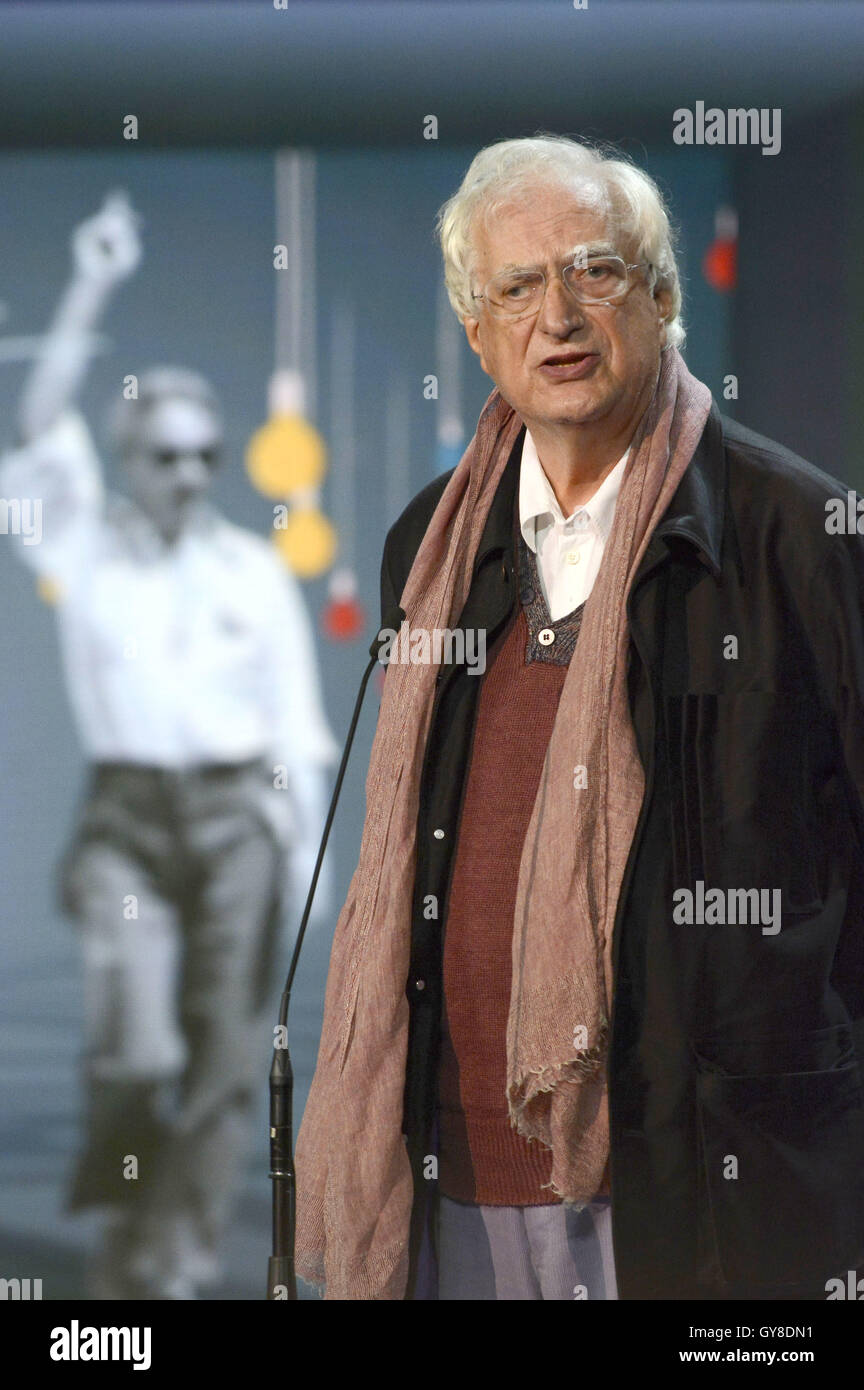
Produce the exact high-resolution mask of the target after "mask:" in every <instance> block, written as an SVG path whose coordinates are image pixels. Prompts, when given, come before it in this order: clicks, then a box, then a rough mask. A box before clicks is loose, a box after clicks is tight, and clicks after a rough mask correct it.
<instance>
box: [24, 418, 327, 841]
mask: <svg viewBox="0 0 864 1390" xmlns="http://www.w3.org/2000/svg"><path fill="white" fill-rule="evenodd" d="M0 494H2V495H3V496H4V497H7V498H8V497H17V498H35V499H40V500H41V506H42V523H41V530H42V535H41V539H40V540H39V541H38V543H31V544H28V543H26V542H24V541H23V540H20V541H19V546H18V553H19V555H20V557H21V558H22V559H23V560H24V561H25V563H27V564H28V565H29V566H31V567H32V568H33V569H34V570H36V571H37V572H38V573H39V574H40V575H42V576H44V577H45V578H46V579H48V580H50V581H51V583H52V585H53V587H54V589H55V593H56V602H55V609H56V617H57V624H58V631H59V636H60V642H61V647H62V655H63V662H64V669H65V675H66V681H67V685H68V691H69V697H70V700H71V704H72V708H73V711H74V714H75V718H76V721H77V725H78V730H79V733H80V738H81V742H82V745H83V747H84V749H85V751H86V752H87V754H88V755H89V756H90V757H91V758H94V759H100V760H121V761H128V762H135V763H145V764H149V765H156V766H158V767H162V768H168V769H176V770H183V769H185V768H188V767H190V766H194V765H195V764H198V763H214V762H216V763H225V762H240V761H243V760H245V759H249V758H255V757H259V756H263V757H265V758H267V759H269V760H270V761H271V762H272V764H273V765H274V767H275V766H276V765H285V767H286V768H287V771H288V774H289V777H291V778H294V779H295V780H296V782H297V788H296V790H297V792H298V794H299V795H298V799H299V800H300V801H301V802H302V801H303V800H304V799H306V798H304V794H303V792H302V791H301V786H300V784H301V783H303V782H305V784H306V787H307V792H308V794H309V797H311V800H312V801H313V802H314V803H315V804H316V807H317V810H316V814H315V817H314V818H315V819H316V820H317V819H319V815H320V804H321V788H320V786H318V787H317V790H316V792H315V794H314V795H312V787H313V785H314V784H317V783H318V782H319V779H320V773H321V771H322V770H323V768H325V767H326V766H327V765H329V764H332V763H333V762H335V760H336V758H337V756H338V747H337V745H336V743H335V741H334V739H333V736H332V734H331V732H330V729H329V727H328V724H327V720H326V716H325V713H324V709H323V704H322V699H321V692H320V686H319V678H318V669H317V660H316V653H315V646H314V639H313V633H312V627H311V623H310V620H309V616H308V613H307V610H306V606H305V604H304V602H303V598H302V595H301V593H300V589H299V585H298V583H297V581H296V580H295V579H294V577H293V576H292V575H291V574H289V573H288V572H287V571H286V569H285V568H284V566H283V565H282V563H281V561H280V560H279V558H278V556H277V555H276V553H275V551H274V550H273V549H272V548H271V546H270V545H269V544H268V543H267V542H266V541H265V540H264V539H263V538H261V537H258V536H256V535H254V534H253V533H252V532H251V531H247V530H244V529H242V528H241V527H239V526H235V525H233V524H232V523H231V522H229V521H227V520H226V519H225V518H224V517H223V516H222V515H221V514H220V513H219V512H218V511H216V509H215V508H214V507H212V506H211V505H210V504H209V503H205V504H203V505H202V507H201V509H200V513H199V514H198V515H197V516H196V519H195V522H194V523H193V524H191V525H190V527H189V529H187V530H186V531H185V532H184V533H183V534H182V535H181V537H180V538H179V540H178V541H177V543H176V544H174V545H173V546H172V545H166V544H165V543H164V542H163V541H162V539H161V538H160V536H159V535H158V533H157V532H156V530H155V528H154V527H153V526H152V524H151V523H150V521H149V520H148V518H147V517H146V515H145V514H144V513H143V512H142V511H141V510H140V509H139V508H138V507H136V506H135V505H134V503H132V502H131V501H130V500H128V499H126V498H124V497H122V496H120V495H119V494H114V493H111V492H108V491H106V489H105V488H104V485H103V479H102V470H101V468H100V463H99V459H98V456H97V453H96V450H95V447H94V444H93V440H92V437H91V435H90V432H89V430H88V428H87V425H86V422H85V421H84V419H83V417H82V416H81V415H80V414H79V413H78V412H76V411H73V410H67V411H66V412H65V413H64V414H63V415H61V416H60V417H59V418H58V419H57V421H56V422H55V424H54V425H53V426H52V427H51V428H50V429H49V430H46V431H44V432H43V433H42V434H41V435H39V436H38V437H37V438H36V439H35V440H33V441H32V442H30V443H29V444H27V445H25V446H23V447H21V448H18V449H14V450H12V451H10V452H8V453H7V454H6V455H5V456H4V458H3V459H2V461H0ZM310 778H311V781H310ZM310 809H311V807H310ZM310 829H311V826H310Z"/></svg>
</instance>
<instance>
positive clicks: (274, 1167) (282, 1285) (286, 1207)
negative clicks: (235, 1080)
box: [267, 604, 405, 1302]
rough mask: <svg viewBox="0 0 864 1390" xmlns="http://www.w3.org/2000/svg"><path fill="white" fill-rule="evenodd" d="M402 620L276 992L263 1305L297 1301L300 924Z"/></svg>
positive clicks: (393, 619)
mask: <svg viewBox="0 0 864 1390" xmlns="http://www.w3.org/2000/svg"><path fill="white" fill-rule="evenodd" d="M404 621H405V611H404V609H402V608H400V607H399V605H398V604H394V605H393V607H392V608H390V609H389V610H388V611H387V613H386V614H385V617H384V622H383V623H382V624H381V627H380V628H379V629H378V632H377V634H376V636H375V638H374V639H373V641H372V643H371V645H370V647H369V657H370V660H369V664H368V666H367V667H366V670H365V671H364V672H363V679H362V681H361V682H360V689H359V690H358V692H357V699H356V700H355V702H354V713H353V715H352V716H351V724H350V726H349V729H348V737H347V738H346V740H345V747H344V749H343V750H342V761H341V762H340V764H339V771H338V773H337V775H336V785H335V786H334V788H333V795H332V797H331V798H330V809H329V810H328V812H327V820H326V821H325V823H324V833H323V835H322V836H321V844H320V845H319V847H318V857H317V859H316V860H315V869H314V871H313V874H312V882H311V883H310V885H309V893H308V895H307V897H306V906H305V907H304V909H303V916H302V918H301V920H300V929H299V931H298V933H297V941H296V942H295V945H294V952H293V954H292V956H291V966H290V969H289V971H288V978H287V980H286V981H285V989H284V990H283V993H282V1002H281V1004H280V1006H279V1026H278V1028H277V1031H276V1037H275V1039H274V1042H273V1064H272V1066H271V1068H270V1178H271V1181H272V1183H273V1189H272V1191H273V1253H272V1254H271V1256H270V1260H269V1262H268V1266H267V1298H268V1300H272V1301H278V1302H284V1301H286V1300H287V1301H289V1302H291V1301H295V1300H296V1298H297V1279H296V1276H295V1273H294V1237H295V1231H296V1219H297V1208H296V1186H295V1173H294V1137H293V1128H292V1109H293V1102H294V1073H293V1071H292V1069H291V1054H290V1053H289V1051H288V1030H287V1024H288V1007H289V1005H290V1003H291V989H292V986H293V984H294V974H295V971H296V969H297V962H298V960H299V958H300V948H301V947H302V945H303V936H304V933H305V931H306V924H307V922H308V921H309V913H310V912H311V911H312V903H313V901H314V898H315V889H316V888H317V886H318V876H319V874H320V872H321V864H322V862H323V859H324V852H325V850H326V848H327V840H328V838H329V836H330V827H331V825H332V824H333V817H334V815H335V813H336V804H337V802H338V800H339V793H340V792H341V790H342V781H343V779H344V777H345V769H346V767H347V766H348V756H349V754H350V752H351V745H352V743H353V742H354V733H355V730H356V728H357V721H358V720H359V718H360V709H361V707H362V704H363V696H364V695H365V694H366V686H367V685H368V683H369V677H370V676H371V674H372V670H373V667H374V666H375V665H376V664H377V663H378V661H379V660H380V658H381V648H382V647H383V646H384V643H385V642H386V641H387V640H388V639H387V637H386V636H384V635H383V634H384V633H386V632H392V631H394V630H395V631H397V632H398V630H399V628H400V627H401V626H402V624H403V623H404Z"/></svg>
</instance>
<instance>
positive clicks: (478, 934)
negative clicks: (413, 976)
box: [438, 547, 608, 1206]
mask: <svg viewBox="0 0 864 1390" xmlns="http://www.w3.org/2000/svg"><path fill="white" fill-rule="evenodd" d="M520 549H522V547H520ZM522 554H523V557H524V558H525V560H527V561H528V565H529V566H530V568H529V571H528V574H527V576H526V578H525V579H523V581H522V582H523V584H524V583H526V582H527V583H528V584H531V583H534V584H535V585H536V584H537V580H536V570H534V566H533V565H531V564H530V562H531V560H533V556H530V555H526V550H525V549H522ZM531 571H533V573H532V572H531ZM526 595H527V597H528V598H530V599H531V600H532V602H531V603H530V605H526V606H525V607H523V606H521V605H520V606H519V608H518V609H517V612H516V614H515V617H514V618H513V619H511V621H510V623H509V625H508V627H507V629H506V631H505V632H504V633H503V634H502V636H501V637H499V639H498V641H497V642H496V644H495V647H494V649H493V650H492V651H491V652H490V653H488V654H487V669H486V672H485V675H484V676H483V685H482V688H481V691H480V694H479V697H478V707H477V714H476V722H475V726H474V738H473V744H472V751H471V763H470V768H469V771H468V777H467V781H466V786H465V793H464V799H463V804H462V812H461V819H460V825H459V840H458V845H457V848H456V858H455V863H454V867H453V875H452V880H451V887H450V897H449V903H448V910H447V920H446V926H445V936H444V957H443V971H444V1004H443V1008H442V1025H441V1049H440V1060H439V1068H438V1123H439V1148H438V1155H439V1166H438V1186H439V1191H440V1192H442V1193H443V1194H444V1195H445V1196H447V1197H452V1198H455V1199H456V1200H458V1201H463V1202H474V1203H480V1204H483V1205H487V1206H535V1205H541V1204H547V1203H554V1202H557V1201H559V1200H560V1199H559V1198H557V1197H556V1196H555V1194H554V1193H553V1192H552V1190H551V1189H550V1188H548V1187H544V1186H543V1184H544V1183H548V1182H549V1180H550V1177H551V1173H552V1154H551V1151H550V1150H549V1149H547V1148H545V1147H544V1146H543V1145H541V1144H540V1142H539V1141H537V1140H534V1141H530V1142H529V1141H528V1140H527V1139H525V1138H524V1137H523V1136H522V1135H521V1134H519V1133H518V1132H517V1131H516V1130H515V1129H514V1128H513V1127H512V1126H511V1123H510V1118H509V1115H508V1111H507V1099H506V1086H507V1076H506V1067H507V1055H506V1045H507V1043H506V1040H507V1016H508V1013H509V1009H510V987H511V980H512V963H511V962H512V958H511V946H512V937H513V914H514V910H515V905H516V888H517V882H518V877H519V861H520V858H521V854H522V845H523V843H524V840H525V832H526V830H527V828H528V822H529V820H530V818H531V812H532V810H533V808H534V801H535V798H536V795H537V788H538V786H539V782H540V775H541V772H542V769H543V761H544V758H545V755H546V749H547V747H548V744H549V739H550V736H551V733H552V726H553V724H554V722H555V714H556V711H557V708H558V700H559V698H560V695H561V688H562V686H563V684H564V679H565V677H566V675H567V670H568V661H569V652H568V657H567V658H565V659H563V660H562V656H563V651H562V649H563V648H565V647H567V648H570V649H571V650H572V647H571V643H572V645H575V635H574V625H573V623H572V620H571V619H569V618H568V619H561V620H559V622H558V623H553V624H549V626H551V627H552V628H553V630H554V631H555V632H556V634H557V635H558V636H560V638H561V639H562V640H561V642H560V646H559V649H558V651H557V652H556V658H557V659H555V660H550V659H544V658H546V657H547V651H546V649H545V648H541V647H539V646H538V645H537V642H536V629H537V627H538V626H540V624H541V623H542V621H543V619H542V616H541V618H540V620H539V622H538V620H537V615H538V603H539V605H540V610H541V613H546V622H547V623H548V612H547V610H546V607H545V603H544V602H543V600H542V595H540V594H539V592H537V589H536V588H535V589H531V588H528V589H527V590H525V589H523V603H524V602H525V598H526ZM526 608H527V616H526ZM577 612H578V610H577ZM529 617H530V619H531V625H530V627H529ZM579 617H580V618H581V614H579ZM532 629H534V631H532ZM575 634H576V635H578V622H577V623H576V624H575ZM529 639H530V645H531V646H532V647H533V651H534V656H535V659H532V660H526V649H528V647H529ZM537 658H539V659H537ZM607 1192H608V1185H607V1183H606V1181H605V1180H604V1183H603V1186H602V1188H601V1193H603V1194H606V1193H607Z"/></svg>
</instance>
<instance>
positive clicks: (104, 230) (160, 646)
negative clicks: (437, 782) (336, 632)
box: [0, 194, 337, 1299]
mask: <svg viewBox="0 0 864 1390" xmlns="http://www.w3.org/2000/svg"><path fill="white" fill-rule="evenodd" d="M136 224H137V217H136V215H135V214H134V212H133V210H132V208H131V206H130V205H129V204H128V201H127V200H126V199H125V197H123V196H121V195H117V194H115V195H113V196H110V197H109V198H107V199H106V201H105V205H104V206H103V208H101V209H100V210H99V211H98V212H97V213H96V214H95V216H93V217H90V218H88V219H87V220H86V221H85V222H83V223H82V224H81V225H80V226H79V227H78V228H76V230H75V233H74V236H73V272H72V277H71V280H70V283H69V286H68V288H67V290H66V293H65V295H64V297H63V300H62V302H61V305H60V308H59V310H58V312H57V314H56V316H55V319H54V322H53V323H52V325H51V328H50V331H49V333H48V334H47V336H46V340H45V344H44V349H43V352H42V354H41V356H40V358H39V360H38V362H37V363H36V364H35V366H34V368H33V371H32V373H31V374H30V376H29V377H28V380H27V382H26V384H25V389H24V396H23V399H22V404H21V411H20V435H21V438H22V442H21V446H20V447H19V448H18V449H16V450H14V451H12V452H10V453H9V454H7V456H6V457H5V459H4V461H3V465H2V472H0V480H2V485H3V487H4V488H5V490H6V491H7V493H8V494H11V495H18V496H28V497H36V498H39V499H40V500H41V501H42V502H43V503H44V513H45V515H44V535H43V538H42V541H41V543H40V544H38V545H32V546H28V545H26V544H25V545H22V547H21V550H20V555H21V558H22V559H23V560H25V561H26V562H27V563H28V564H30V565H31V566H33V567H34V568H35V569H36V571H37V573H38V574H39V575H40V578H41V579H42V580H43V582H45V581H49V582H50V584H51V585H52V587H53V590H54V594H55V600H56V614H57V621H58V631H59V636H60V639H61V644H62V652H63V658H64V667H65V675H66V680H67V685H68V688H69V695H70V699H71V702H72V705H73V709H74V713H75V715H76V719H77V723H78V728H79V731H80V736H81V741H82V744H83V746H84V750H85V753H86V754H87V756H88V757H89V759H90V763H91V768H90V776H89V779H88V786H87V790H86V793H85V795H84V797H83V798H82V804H81V816H80V819H79V823H78V825H77V826H76V829H75V832H74V835H73V837H72V841H71V843H70V845H69V848H68V850H67V853H66V856H65V861H64V865H63V872H62V874H61V876H60V881H61V886H62V894H63V903H64V906H65V907H66V908H67V909H68V911H69V913H70V914H71V915H73V916H74V917H75V918H76V919H77V921H78V923H79V924H80V938H81V944H82V948H83V957H84V999H85V1015H86V1035H87V1036H86V1050H85V1059H84V1061H85V1079H86V1096H87V1124H86V1132H85V1136H84V1144H83V1147H82V1152H81V1154H80V1156H79V1161H78V1163H77V1166H76V1171H75V1174H74V1179H73V1182H72V1186H71V1192H70V1196H69V1208H70V1209H71V1210H73V1211H77V1210H81V1209H83V1208H86V1207H98V1208H102V1209H103V1210H104V1211H105V1212H106V1213H107V1215H108V1221H107V1230H106V1238H105V1240H104V1242H103V1245H102V1248H101V1251H100V1253H99V1256H98V1258H97V1259H96V1261H95V1262H94V1266H93V1269H92V1275H91V1284H90V1292H91V1294H92V1296H93V1297H97V1298H112V1299H113V1298H117V1299H126V1298H147V1299H187V1298H194V1297H196V1296H197V1295H198V1293H199V1292H200V1291H201V1290H202V1289H203V1288H205V1287H206V1286H208V1285H209V1284H212V1283H213V1282H215V1281H216V1280H217V1279H218V1278H219V1274H220V1264H221V1251H222V1241H223V1236H224V1233H225V1228H226V1225H227V1222H228V1220H229V1217H230V1213H231V1209H232V1205H233V1202H234V1200H235V1197H236V1193H237V1188H238V1185H239V1181H240V1177H241V1173H242V1164H243V1159H244V1156H245V1154H246V1151H247V1148H248V1141H249V1138H250V1136H251V1123H252V1120H253V1116H254V1097H255V1087H254V1077H255V1069H256V1064H257V1065H263V1061H264V1054H263V1053H262V1051H261V1048H262V1046H263V1047H264V1048H266V1042H265V1039H266V1037H267V1036H268V1035H269V1031H270V1024H269V1014H270V1012H271V1009H272V1003H273V1001H272V997H271V989H272V982H273V974H274V965H275V961H276V951H277V944H278V939H279V931H280V923H281V920H282V916H283V908H284V903H285V893H284V890H285V886H286V872H285V870H286V867H288V866H289V864H290V867H292V868H293V869H294V871H295V878H296V879H298V880H299V882H298V883H297V887H298V889H299V888H300V886H301V885H302V887H304V888H305V883H306V881H308V870H309V868H310V860H312V859H313V857H314V853H315V851H316V850H317V840H318V836H319V834H320V830H321V824H322V822H323V817H324V803H325V796H326V780H327V767H328V764H330V763H331V762H332V761H333V759H334V756H335V753H336V751H337V750H336V745H335V743H334V741H333V738H332V735H331V733H330V730H329V727H328V724H327V720H326V716H325V714H324V710H323V707H322V703H321V695H320V688H319V680H318V674H317V669H316V659H315V651H314V641H313V638H312V633H311V628H310V625H309V619H308V615H307V613H306V610H305V606H304V604H303V599H302V596H301V594H300V592H299V588H298V586H297V584H296V581H294V580H293V579H292V578H291V576H290V575H289V574H287V573H286V572H285V570H284V568H283V567H282V566H281V564H280V562H279V560H278V558H277V557H276V556H275V554H274V553H273V551H272V548H271V547H270V546H268V544H267V543H266V541H265V540H263V539H262V538H260V537H258V536H256V535H253V534H252V533H250V532H248V531H245V530H243V529H242V528H240V527H238V526H235V525H233V524H232V523H231V522H229V521H228V520H227V519H226V518H224V517H223V516H222V515H221V514H220V513H219V512H218V511H217V510H216V509H215V507H213V506H212V504H211V503H210V502H209V500H208V498H207V494H208V492H209V490H210V487H211V484H212V481H213V477H214V473H215V470H216V467H217V465H218V463H219V458H220V454H221V452H222V445H223V433H222V419H221V411H220V408H219V404H218V401H217V399H216V396H215V393H214V391H213V388H212V387H211V386H210V385H209V384H208V383H207V382H206V381H205V380H204V379H203V378H202V377H200V376H199V375H198V374H197V373H194V372H190V371H186V370H183V369H179V368H171V367H163V368H155V369H153V370H151V371H149V372H146V373H142V374H141V376H140V378H138V380H137V392H136V394H135V396H134V398H133V399H129V400H127V399H125V398H124V399H119V400H117V401H115V402H114V410H113V412H112V414H113V419H112V434H113V443H114V445H115V446H116V449H117V451H118V453H119V454H120V456H121V458H122V461H123V465H124V473H125V482H126V485H127V493H128V495H127V496H123V495H122V494H120V493H119V492H114V491H113V489H112V490H109V489H107V488H106V487H105V486H104V481H103V475H102V469H101V466H100V460H99V458H98V455H97V453H96V449H95V446H94V443H93V439H92V437H91V435H90V432H89V430H88V428H87V424H86V421H85V419H84V417H83V415H82V414H81V413H80V411H79V410H78V409H76V406H75V398H76V395H77V392H78V390H79V388H80V385H81V382H82V380H83V376H84V373H85V370H86V367H87V364H88V360H89V351H90V346H89V345H90V342H91V334H92V329H93V328H94V326H95V325H96V323H97V322H98V320H99V317H100V315H101V313H102V311H103V309H104V306H105V304H106V301H107V300H108V299H109V297H110V295H111V293H112V292H113V291H114V290H115V289H116V287H117V286H118V285H119V284H120V283H121V281H122V280H123V279H125V278H126V277H127V276H128V275H129V274H131V272H132V271H133V270H134V269H135V267H136V265H137V264H138V261H139V258H140V251H141V248H140V244H139V241H138V234H137V225H136ZM274 774H275V775H274ZM256 1059H257V1061H256Z"/></svg>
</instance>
